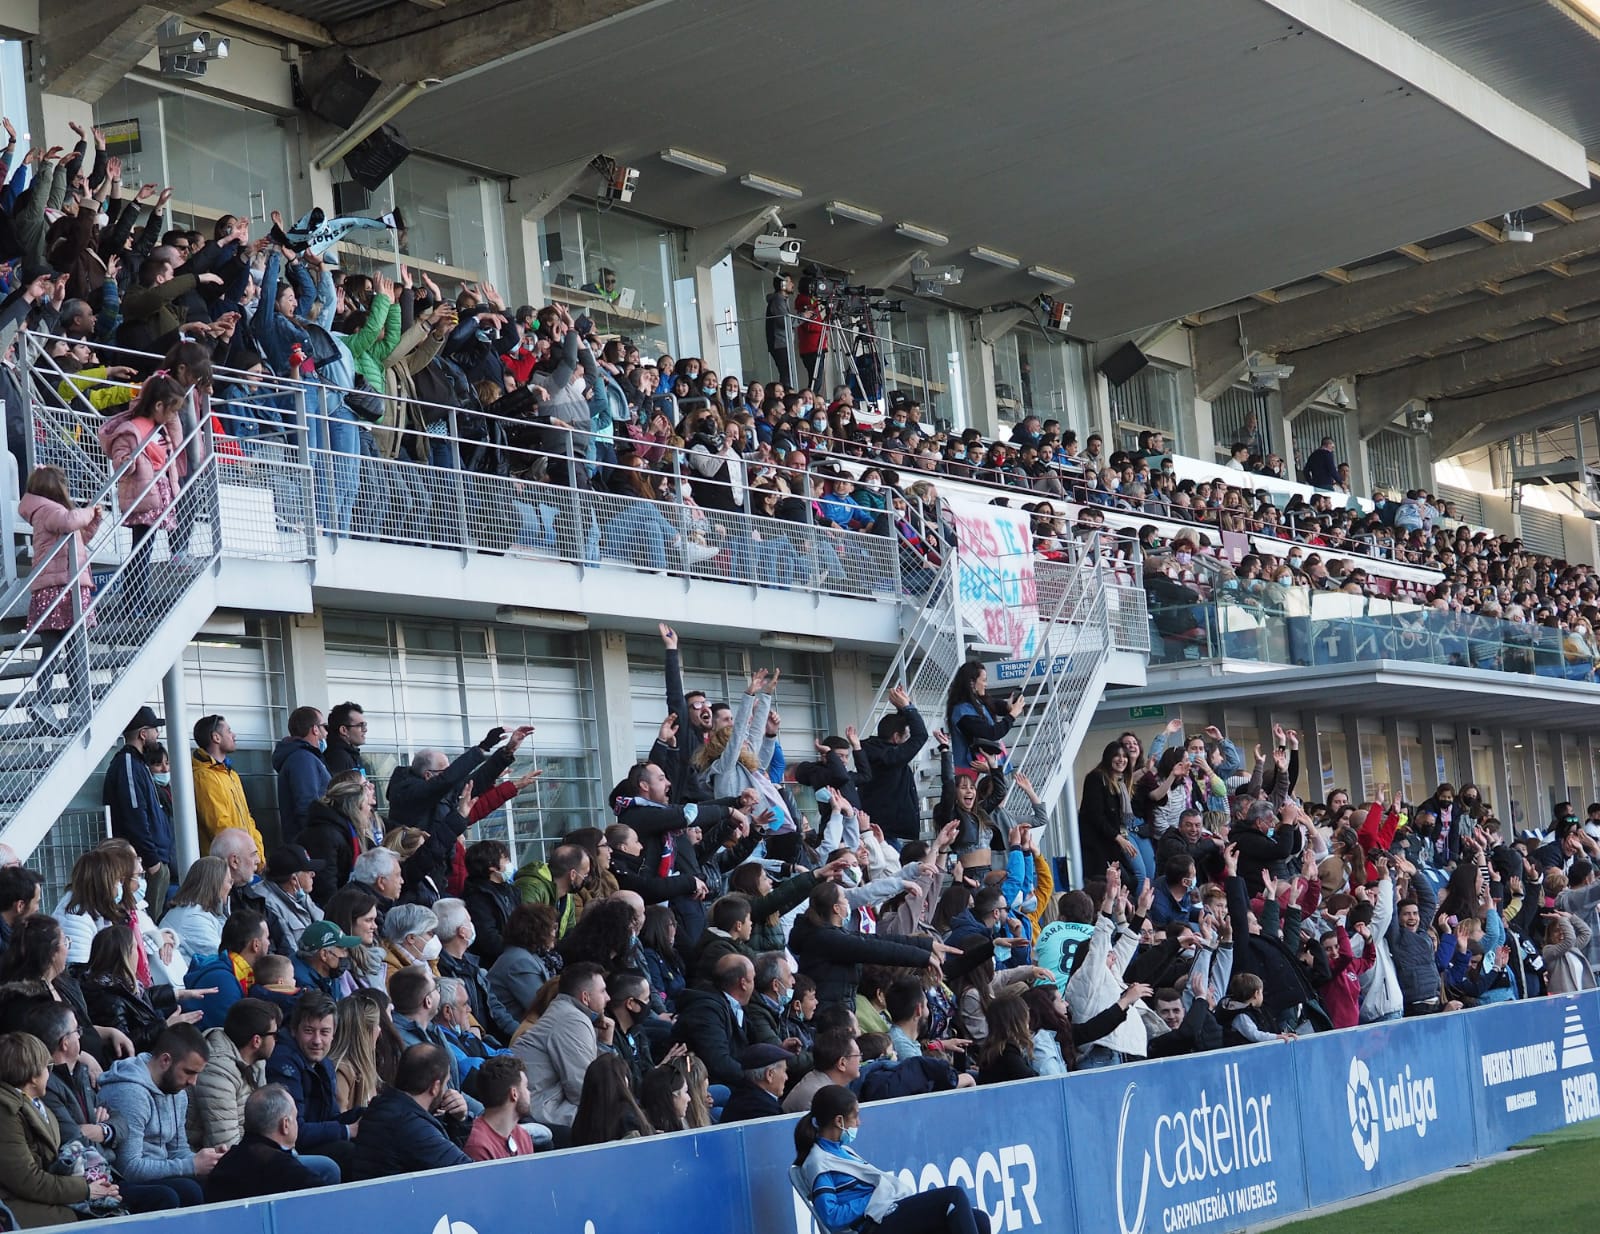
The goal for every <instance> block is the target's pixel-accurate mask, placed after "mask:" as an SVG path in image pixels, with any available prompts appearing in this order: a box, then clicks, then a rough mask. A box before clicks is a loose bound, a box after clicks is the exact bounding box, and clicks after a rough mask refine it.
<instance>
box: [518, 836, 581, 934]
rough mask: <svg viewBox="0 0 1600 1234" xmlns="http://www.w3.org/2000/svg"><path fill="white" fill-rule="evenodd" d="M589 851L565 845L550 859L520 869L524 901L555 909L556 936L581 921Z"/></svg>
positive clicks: (533, 862)
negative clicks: (579, 914) (581, 892)
mask: <svg viewBox="0 0 1600 1234" xmlns="http://www.w3.org/2000/svg"><path fill="white" fill-rule="evenodd" d="M589 869H590V864H589V854H588V853H587V852H585V851H584V850H583V848H582V847H581V846H579V845H577V844H562V845H560V846H558V847H557V848H556V850H555V851H554V852H553V853H551V854H550V860H549V861H548V862H545V861H530V862H529V863H528V864H526V865H524V866H523V867H522V869H520V870H518V871H517V881H516V887H517V893H518V895H520V896H521V897H522V902H523V903H524V904H548V905H550V906H551V907H553V908H554V909H555V910H556V938H557V939H560V938H561V937H562V936H563V935H565V934H566V932H567V931H568V930H570V929H571V928H572V927H573V926H574V925H575V924H577V920H578V905H579V900H580V898H581V897H580V895H579V892H580V890H581V889H582V887H583V884H584V883H585V882H587V881H588V878H589Z"/></svg>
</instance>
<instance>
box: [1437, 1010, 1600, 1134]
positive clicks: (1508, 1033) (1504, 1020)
mask: <svg viewBox="0 0 1600 1234" xmlns="http://www.w3.org/2000/svg"><path fill="white" fill-rule="evenodd" d="M1465 1023H1466V1028H1467V1043H1468V1045H1467V1057H1468V1061H1469V1067H1470V1070H1471V1072H1472V1075H1471V1080H1472V1083H1473V1084H1475V1085H1476V1086H1477V1087H1478V1089H1479V1093H1478V1099H1477V1101H1476V1103H1475V1104H1476V1106H1477V1111H1478V1152H1479V1153H1480V1155H1487V1154H1489V1153H1494V1152H1499V1151H1500V1150H1501V1149H1503V1148H1506V1147H1508V1146H1510V1145H1512V1144H1515V1143H1517V1142H1518V1141H1520V1140H1524V1139H1526V1138H1527V1137H1528V1136H1530V1135H1534V1134H1536V1133H1538V1132H1541V1131H1548V1130H1550V1129H1551V1128H1552V1127H1563V1126H1567V1125H1569V1124H1571V1123H1576V1122H1582V1121H1584V1120H1585V1119H1590V1118H1594V1117H1596V1116H1600V1081H1597V1071H1600V1068H1597V1066H1596V1062H1595V1058H1596V1054H1595V1052H1596V1050H1597V1049H1600V998H1597V997H1596V996H1595V995H1594V994H1592V993H1591V994H1582V995H1563V996H1557V997H1554V998H1541V999H1536V1000H1533V1001H1530V1002H1527V1003H1520V1004H1519V1003H1507V1004H1506V1005H1504V1006H1502V1007H1490V1008H1485V1009H1483V1010H1481V1011H1478V1012H1475V1013H1474V1014H1473V1015H1471V1016H1468V1017H1467V1019H1466V1021H1465Z"/></svg>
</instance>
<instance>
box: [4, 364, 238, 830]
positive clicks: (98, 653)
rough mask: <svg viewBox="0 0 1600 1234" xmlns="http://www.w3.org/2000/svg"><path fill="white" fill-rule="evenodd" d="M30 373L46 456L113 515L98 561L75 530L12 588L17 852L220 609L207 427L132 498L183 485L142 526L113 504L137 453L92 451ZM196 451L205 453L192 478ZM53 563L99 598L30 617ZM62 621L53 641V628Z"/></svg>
mask: <svg viewBox="0 0 1600 1234" xmlns="http://www.w3.org/2000/svg"><path fill="white" fill-rule="evenodd" d="M28 375H29V378H30V381H29V386H28V388H29V400H30V411H31V413H32V414H31V417H30V423H31V425H32V426H33V432H34V440H33V442H32V443H31V444H32V446H33V455H34V457H35V459H36V461H37V463H38V464H40V465H44V464H55V465H58V466H61V467H62V470H63V471H64V472H65V473H66V475H67V476H68V477H69V486H70V487H71V488H72V489H73V490H75V491H74V492H73V496H74V498H75V500H76V501H77V504H78V505H80V506H99V507H102V508H103V509H104V510H105V511H106V513H105V515H104V516H103V517H102V520H101V524H100V526H99V528H98V529H97V531H96V532H95V534H94V536H93V538H92V539H91V540H90V543H89V555H88V560H83V559H82V558H81V556H80V550H79V546H78V543H77V538H76V537H73V536H69V537H65V538H63V539H61V540H59V541H58V542H57V544H56V545H55V547H54V548H53V549H52V550H51V551H49V552H48V553H46V554H45V555H44V556H42V557H36V558H35V559H34V561H33V565H32V568H31V570H30V571H29V572H28V574H27V575H26V576H25V577H23V578H21V579H19V580H17V581H16V582H15V583H14V584H10V585H8V587H7V594H6V596H5V607H4V610H3V615H4V617H5V618H6V619H7V621H8V624H9V625H10V626H12V627H14V628H13V630H12V632H11V633H10V634H8V635H6V636H5V643H6V650H5V651H4V654H3V655H0V840H4V841H5V842H6V843H7V844H9V845H11V846H12V847H13V848H14V849H15V850H16V851H18V852H19V853H29V852H31V851H32V850H33V848H34V847H35V846H36V845H37V844H38V843H39V841H40V840H41V839H42V838H43V837H44V835H45V834H46V833H47V832H48V831H49V830H50V827H51V825H52V824H53V823H54V821H55V819H56V818H57V816H58V815H59V814H60V813H61V811H62V810H63V809H65V808H66V806H67V804H68V803H69V802H70V801H71V799H72V798H73V796H74V795H75V794H76V793H77V792H78V791H79V789H81V788H82V786H83V782H84V780H85V778H86V777H87V775H88V774H89V772H90V771H91V770H92V768H93V766H94V764H95V763H96V762H98V760H99V758H100V757H101V756H102V755H103V754H104V752H105V751H106V750H107V749H109V748H111V746H112V744H113V743H114V742H115V741H116V740H117V738H118V737H119V736H120V734H121V731H122V728H123V726H124V725H125V724H126V723H127V720H128V717H129V716H131V715H132V714H133V713H134V712H135V711H136V710H138V708H139V706H140V705H141V704H142V703H144V702H145V701H146V700H147V699H149V698H150V696H151V695H152V694H153V693H154V692H155V690H156V688H157V687H158V685H159V683H160V681H161V679H162V676H163V675H164V674H165V673H166V672H167V670H168V669H169V668H170V667H171V666H172V664H173V662H174V661H175V660H176V659H177V658H178V657H179V656H181V655H182V654H183V649H184V647H185V646H186V645H187V644H188V642H189V641H190V639H192V638H193V637H194V635H195V633H196V632H197V631H198V630H199V628H200V626H201V624H202V623H203V622H204V621H205V620H206V618H207V617H209V616H210V615H211V613H212V611H213V609H214V608H215V606H216V580H215V574H216V568H217V563H218V560H219V558H220V556H221V552H222V537H221V535H220V534H219V528H218V515H217V464H216V459H215V457H214V456H213V455H212V454H211V453H210V451H209V449H206V445H207V442H208V436H209V433H208V427H207V426H206V425H198V426H195V427H193V428H191V429H190V430H189V431H188V432H187V433H186V434H185V435H184V437H183V440H182V442H181V443H180V446H179V448H177V449H174V450H173V451H171V453H170V454H169V456H168V458H167V460H166V462H165V463H164V464H163V465H162V466H161V467H160V468H159V469H157V470H156V471H155V472H154V474H153V475H151V477H150V478H149V479H148V481H146V482H145V483H143V484H142V485H140V486H139V487H138V489H137V491H135V492H133V493H132V494H131V495H130V499H129V500H126V501H125V502H123V503H122V504H125V505H127V506H128V507H129V509H137V507H138V506H139V504H140V502H141V501H142V500H143V499H144V498H145V497H147V496H150V495H153V494H159V493H161V492H163V491H165V490H166V488H167V486H169V485H171V486H174V487H175V488H176V496H175V499H174V500H172V502H171V504H170V506H169V509H168V515H167V517H166V518H163V519H162V520H161V521H160V522H159V523H158V524H157V525H156V526H155V527H153V528H150V529H146V528H145V527H143V526H141V525H139V523H137V522H135V521H134V520H135V518H136V516H130V515H126V514H121V513H118V512H117V508H118V504H119V503H118V500H117V490H118V486H119V483H120V482H122V481H124V480H126V479H127V478H128V477H129V476H130V475H131V474H132V472H133V470H134V465H135V464H136V462H137V461H138V456H134V457H132V458H129V459H128V460H127V461H126V462H124V463H123V464H122V465H121V466H120V467H117V468H116V469H114V470H112V469H110V468H109V467H108V465H107V464H106V462H105V460H104V456H103V455H99V451H98V441H95V444H94V448H93V449H92V450H91V449H90V448H89V447H88V446H87V443H85V442H83V440H82V434H81V432H79V433H74V432H73V431H71V430H72V429H73V428H77V429H80V430H81V429H82V428H83V427H84V426H82V425H76V426H74V425H72V424H71V423H70V422H69V421H70V417H66V418H64V417H63V416H62V415H59V414H53V413H55V412H58V411H59V409H55V408H51V407H50V406H48V405H47V403H46V402H45V401H44V400H42V399H41V398H39V397H38V393H39V391H38V389H37V386H36V385H35V384H34V382H33V381H32V380H31V379H32V378H33V377H34V376H35V375H36V373H35V371H34V370H33V369H31V368H30V369H29V373H28ZM90 440H94V439H93V438H92V436H91V438H90ZM191 447H197V448H198V451H199V454H200V456H201V458H202V461H201V462H200V463H199V465H198V466H197V467H196V468H195V469H194V470H193V471H190V472H188V473H187V474H186V475H185V474H184V472H185V467H186V465H185V455H186V453H188V452H189V451H190V448H191ZM97 474H98V476H99V477H100V479H99V482H98V484H95V481H94V477H95V476H96V475H97ZM91 485H93V487H92V488H91V487H90V486H91ZM52 570H56V571H62V570H64V571H65V573H66V576H67V577H69V578H76V579H83V578H84V576H85V574H87V575H88V577H89V578H91V579H92V584H91V590H90V593H89V595H88V596H87V597H86V598H85V597H84V596H83V595H82V592H81V589H80V588H79V587H66V588H61V589H59V590H58V591H57V592H56V593H55V598H54V600H53V602H51V603H49V604H48V605H47V606H44V607H43V608H42V610H41V606H39V605H34V606H32V607H33V608H34V610H35V611H33V612H31V613H30V611H29V609H30V603H29V602H30V597H31V592H32V583H33V581H34V580H35V579H37V578H39V577H41V576H45V575H46V574H47V572H50V571H52ZM63 626H64V627H65V628H64V629H60V630H59V638H55V637H54V634H53V633H52V630H51V628H52V627H63Z"/></svg>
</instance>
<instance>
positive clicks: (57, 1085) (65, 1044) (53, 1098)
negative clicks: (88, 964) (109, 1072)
mask: <svg viewBox="0 0 1600 1234" xmlns="http://www.w3.org/2000/svg"><path fill="white" fill-rule="evenodd" d="M22 1023H23V1027H24V1029H25V1031H27V1032H29V1033H31V1034H32V1035H33V1036H35V1037H37V1038H38V1039H39V1040H40V1041H42V1042H43V1043H44V1048H45V1049H46V1050H48V1051H49V1052H50V1081H49V1083H48V1084H47V1085H46V1087H45V1094H44V1103H45V1105H46V1106H47V1107H48V1108H49V1110H50V1112H51V1113H52V1114H54V1115H55V1116H56V1122H57V1123H59V1124H60V1126H61V1142H62V1143H63V1144H71V1143H73V1142H75V1141H79V1140H81V1141H83V1142H84V1143H87V1144H94V1145H98V1146H100V1147H101V1149H102V1151H106V1146H108V1145H109V1144H110V1143H111V1141H112V1140H113V1139H115V1138H116V1132H115V1130H114V1129H113V1128H112V1126H111V1116H110V1115H109V1114H108V1113H107V1112H106V1110H105V1108H104V1107H103V1106H101V1105H100V1102H99V1098H98V1096H97V1095H96V1093H95V1078H94V1077H92V1076H91V1075H90V1072H89V1065H88V1063H86V1062H85V1061H84V1057H83V1046H82V1039H83V1034H82V1033H81V1032H80V1031H79V1029H78V1017H77V1016H76V1015H75V1014H74V1013H73V1010H72V1008H71V1006H70V1005H68V1004H67V1003H58V1002H54V1001H51V1002H46V1001H44V1000H40V1001H39V1002H38V1003H36V1004H35V1005H34V1006H32V1007H30V1008H29V1009H28V1011H27V1014H26V1015H25V1016H24V1017H23V1021H22ZM134 1211H143V1210H134Z"/></svg>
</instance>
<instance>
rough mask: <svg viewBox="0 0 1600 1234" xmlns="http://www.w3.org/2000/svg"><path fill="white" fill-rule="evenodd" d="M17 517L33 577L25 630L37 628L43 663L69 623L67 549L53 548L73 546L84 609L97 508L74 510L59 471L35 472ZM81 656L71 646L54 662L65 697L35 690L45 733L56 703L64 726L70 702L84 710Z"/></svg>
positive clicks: (46, 687) (90, 588)
mask: <svg viewBox="0 0 1600 1234" xmlns="http://www.w3.org/2000/svg"><path fill="white" fill-rule="evenodd" d="M17 512H18V513H19V514H21V516H22V517H23V518H25V519H26V520H27V521H28V523H29V525H31V526H32V528H33V562H34V570H35V573H34V574H33V575H32V578H31V581H30V586H31V588H32V593H31V596H30V599H29V603H28V625H29V626H30V627H33V626H35V624H36V623H37V628H38V631H39V642H40V644H41V648H40V653H39V660H40V663H43V662H44V661H45V660H47V659H49V657H50V655H51V654H52V653H53V652H54V651H55V650H56V648H57V647H59V646H60V645H61V643H62V641H63V640H64V639H65V638H66V635H67V631H68V630H69V629H71V627H72V622H73V618H72V604H71V602H70V598H69V599H63V598H62V597H63V595H65V594H66V591H67V587H68V581H69V578H70V576H71V574H72V562H71V559H70V558H69V552H70V551H71V549H70V546H69V548H67V549H58V548H57V545H59V544H60V543H61V541H62V540H64V539H66V538H67V537H68V536H72V537H73V538H74V539H75V540H76V541H77V544H76V555H77V561H78V565H79V566H80V572H79V574H78V580H77V584H78V589H79V600H80V601H81V603H80V605H79V607H80V609H87V608H88V607H89V602H90V600H91V599H92V598H93V595H94V585H93V581H92V576H91V574H90V567H89V543H90V541H92V540H93V539H94V537H95V533H96V532H98V531H99V530H100V519H101V511H100V507H99V506H94V505H91V506H83V507H79V506H78V505H77V504H76V503H75V502H74V501H73V500H72V493H71V490H70V489H68V487H67V478H66V476H65V475H64V474H63V473H62V471H61V469H60V468H58V467H36V468H34V470H33V472H32V474H31V475H29V476H28V491H27V493H26V495H25V496H24V497H23V498H22V501H21V503H20V504H19V505H18V507H17ZM93 621H94V617H93V616H92V615H90V616H88V617H87V618H86V619H85V621H84V624H85V626H88V625H90V624H92V623H93ZM82 654H83V652H82V648H81V645H80V646H75V647H74V648H72V649H70V650H69V652H68V655H67V658H66V662H65V663H62V662H60V661H58V662H57V663H56V664H55V665H54V666H53V668H52V670H51V675H52V676H54V674H55V673H65V675H66V677H67V681H68V687H67V692H66V695H65V696H64V697H63V696H62V695H60V694H58V693H57V692H56V691H55V690H53V689H51V688H50V683H48V682H46V683H42V688H41V689H40V690H39V691H38V699H37V701H36V702H35V703H34V715H35V717H36V718H37V719H39V720H40V721H41V722H42V723H43V725H44V727H45V728H46V730H53V729H55V728H56V727H57V723H58V722H57V718H56V716H55V714H54V712H53V710H52V709H53V707H54V704H55V703H56V702H58V701H59V702H65V703H66V704H67V706H68V708H69V713H68V715H67V717H66V718H67V720H69V721H70V720H72V718H73V716H72V714H71V710H70V709H71V708H72V707H73V705H74V703H76V705H77V706H79V707H84V706H87V705H88V701H89V700H88V698H87V695H88V692H89V691H88V687H89V681H88V677H87V673H86V669H85V668H84V667H80V665H81V659H80V658H81V656H82Z"/></svg>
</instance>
